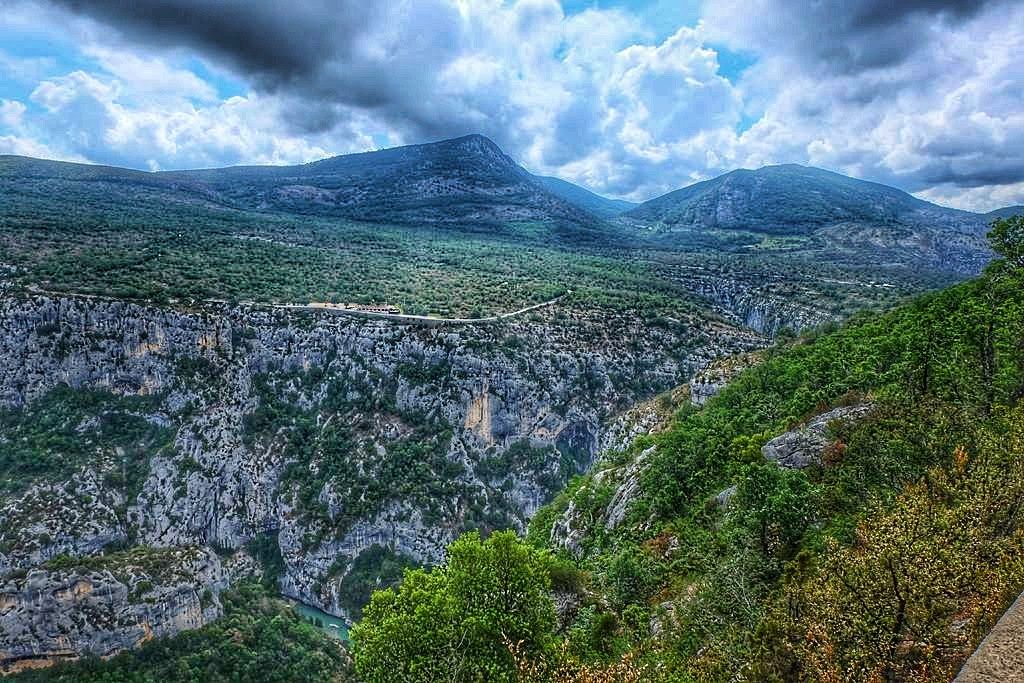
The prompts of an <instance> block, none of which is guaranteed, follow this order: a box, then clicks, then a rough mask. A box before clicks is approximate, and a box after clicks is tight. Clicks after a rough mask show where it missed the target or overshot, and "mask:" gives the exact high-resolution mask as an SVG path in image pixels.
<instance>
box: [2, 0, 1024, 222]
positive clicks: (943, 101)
mask: <svg viewBox="0 0 1024 683" xmlns="http://www.w3.org/2000/svg"><path fill="white" fill-rule="evenodd" d="M469 133H482V134H484V135H487V136H488V137H490V138H491V139H493V140H494V141H495V142H496V143H498V144H499V145H500V146H501V147H502V148H503V149H504V150H505V151H506V152H507V153H508V154H509V155H510V156H512V157H513V158H514V159H516V160H517V161H518V162H520V163H521V164H523V165H524V166H526V167H527V168H528V169H529V170H531V171H533V172H535V173H542V174H546V175H557V176H560V177H562V178H565V179H567V180H570V181H573V182H577V183H579V184H581V185H584V186H586V187H588V188H590V189H592V190H594V191H596V192H600V193H602V194H605V195H608V196H613V197H621V198H626V199H632V200H637V201H642V200H645V199H648V198H651V197H654V196H657V195H660V194H663V193H664V192H668V191H671V190H673V189H676V188H679V187H683V186H685V185H689V184H691V183H693V182H696V181H699V180H704V179H707V178H710V177H714V176H716V175H719V174H721V173H724V172H727V171H730V170H733V169H735V168H758V167H760V166H764V165H768V164H777V163H800V164H808V165H813V166H819V167H822V168H827V169H830V170H834V171H838V172H840V173H845V174H847V175H852V176H855V177H858V178H864V179H867V180H874V181H877V182H882V183H886V184H889V185H894V186H896V187H899V188H902V189H904V190H906V191H908V192H912V193H914V194H916V195H917V196H919V197H922V198H924V199H928V200H931V201H935V202H938V203H941V204H945V205H948V206H955V207H958V208H964V209H969V210H976V211H988V210H992V209H995V208H998V207H1002V206H1008V205H1013V204H1024V2H1021V0H900V1H899V2H896V1H894V0H708V1H706V2H705V1H702V0H562V1H561V2H559V0H376V1H375V2H366V1H365V0H288V1H287V2H278V1H266V2H263V1H261V2H250V0H217V1H216V2H212V1H202V0H132V2H123V1H122V0H0V154H23V155H28V156H36V157H44V158H52V159H64V160H73V161H88V162H93V163H103V164H111V165H116V166H126V167H132V168H140V169H150V170H167V169H182V168H201V167H213V166H228V165H235V164H285V163H302V162H307V161H312V160H315V159H319V158H323V157H326V156H332V155H335V154H346V153H351V152H361V151H366V150H372V149H378V148H382V147H392V146H396V145H401V144H414V143H419V142H427V141H431V140H438V139H443V138H449V137H456V136H459V135H465V134H469Z"/></svg>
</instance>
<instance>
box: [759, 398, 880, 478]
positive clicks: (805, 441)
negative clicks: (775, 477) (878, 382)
mask: <svg viewBox="0 0 1024 683" xmlns="http://www.w3.org/2000/svg"><path fill="white" fill-rule="evenodd" d="M871 410H872V406H871V405H870V404H858V405H852V406H840V407H838V408H834V409H832V410H829V411H828V412H825V413H822V414H821V415H818V416H817V417H815V418H814V419H812V420H810V421H809V422H807V423H806V424H804V425H801V426H800V427H799V428H798V429H794V430H792V431H789V432H786V433H785V434H780V435H779V436H777V437H775V438H774V439H772V440H771V441H769V442H768V443H766V444H765V445H764V446H763V447H762V448H761V455H763V456H764V458H765V459H766V460H769V461H771V462H774V463H775V464H777V465H778V466H779V467H788V468H792V469H803V468H805V467H810V466H811V465H820V464H822V455H823V454H824V453H825V450H826V449H827V448H828V447H829V446H831V445H832V444H833V443H834V442H835V440H834V439H833V438H832V436H831V434H830V433H829V429H830V426H831V425H832V424H833V423H835V422H841V421H846V420H856V419H858V418H860V417H863V416H864V415H866V414H868V413H869V412H871Z"/></svg>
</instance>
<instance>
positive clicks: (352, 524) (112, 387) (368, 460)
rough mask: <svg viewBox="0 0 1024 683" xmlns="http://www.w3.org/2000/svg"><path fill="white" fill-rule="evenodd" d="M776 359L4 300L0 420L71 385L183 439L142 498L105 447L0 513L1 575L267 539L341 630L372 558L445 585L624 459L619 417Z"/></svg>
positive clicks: (642, 341) (528, 336) (532, 329)
mask: <svg viewBox="0 0 1024 683" xmlns="http://www.w3.org/2000/svg"><path fill="white" fill-rule="evenodd" d="M762 343H763V339H762V338H760V337H757V336H756V335H752V334H751V333H750V332H749V331H745V330H741V329H738V328H730V327H727V326H723V325H721V324H716V325H715V326H714V327H711V326H710V325H708V324H705V323H703V322H701V321H699V320H696V319H693V320H682V321H676V324H675V325H674V327H671V328H668V327H665V326H645V324H644V323H642V322H641V320H640V319H639V318H637V317H636V316H634V315H632V314H601V315H598V314H597V313H593V312H588V313H580V312H576V311H572V310H545V311H542V312H539V313H537V314H536V315H531V316H527V317H524V318H520V319H516V320H513V321H509V322H504V323H501V324H495V325H486V326H485V325H481V326H465V327H451V328H449V327H436V328H424V327H418V326H411V325H400V324H395V323H391V322H387V321H380V320H367V319H360V318H351V317H345V316H342V315H333V314H330V313H312V312H297V311H286V310H280V309H270V308H252V307H245V306H238V307H230V306H203V307H200V308H198V309H193V310H188V311H182V310H168V309H161V308H155V307H147V306H141V305H137V304H130V303H125V302H121V301H108V300H103V299H86V298H54V297H43V296H36V297H30V298H21V299H16V298H6V299H0V407H6V408H19V407H22V406H27V408H28V409H31V408H32V406H33V405H35V404H36V402H38V401H40V400H43V399H45V397H46V396H47V395H48V392H50V391H52V390H53V389H54V388H55V387H57V386H59V385H61V384H66V385H68V386H70V387H72V388H75V389H79V388H81V389H92V390H102V391H105V392H110V394H112V395H113V396H115V397H150V399H151V403H149V404H147V405H148V406H149V407H147V408H146V409H145V410H144V411H143V412H142V413H140V414H139V417H142V418H144V419H145V420H146V421H147V422H148V423H150V424H155V425H161V426H162V427H163V428H166V429H168V430H171V434H172V436H171V439H170V445H169V447H167V448H165V449H163V450H161V451H160V452H158V453H148V454H147V455H146V457H148V463H144V464H145V469H144V470H143V472H144V474H143V476H142V478H141V480H140V482H139V486H138V489H131V490H127V489H125V488H124V487H123V486H121V485H119V484H116V482H115V480H116V479H117V477H116V476H113V475H116V474H117V473H118V469H119V462H120V461H119V456H118V455H117V454H116V453H112V452H108V451H104V450H103V449H102V448H100V447H99V446H97V451H96V454H95V457H91V458H90V459H88V461H87V462H84V463H82V465H81V467H80V468H79V469H78V470H76V472H75V474H74V475H73V476H71V477H69V478H67V479H66V480H61V481H46V482H39V483H37V484H35V485H33V486H30V487H29V488H28V489H27V490H25V491H22V492H20V493H13V494H10V495H7V496H0V551H2V556H0V568H2V569H6V570H7V571H13V570H31V569H32V568H33V567H36V566H38V565H39V563H40V562H43V561H45V560H47V559H49V558H51V557H54V556H55V555H58V554H72V555H88V554H93V553H97V552H100V551H101V550H102V549H103V548H105V547H109V546H111V545H112V544H114V545H117V544H122V545H123V544H128V545H148V546H154V547H159V548H175V547H185V546H194V545H198V546H205V547H214V548H218V549H220V550H221V551H228V552H230V551H232V550H238V549H241V548H243V547H244V546H245V544H246V543H247V542H249V541H250V540H252V539H254V538H255V537H257V536H260V535H262V534H267V533H270V534H276V538H277V540H278V547H279V549H280V551H281V554H282V557H283V559H284V563H285V567H286V569H285V574H284V575H283V576H282V577H281V583H280V585H281V588H282V590H283V591H284V592H285V593H286V594H288V595H291V596H293V597H296V598H298V599H300V600H303V601H305V602H308V603H310V604H314V605H316V606H318V607H320V608H322V609H325V610H326V611H328V612H332V613H334V614H337V615H339V616H346V615H347V606H346V605H345V604H342V601H341V599H340V597H339V596H340V587H341V582H342V581H343V580H344V579H345V577H346V576H347V574H348V573H349V572H350V571H351V568H352V564H353V563H354V562H355V561H356V560H357V558H358V557H359V556H360V555H361V554H362V553H363V552H365V551H366V550H367V549H369V548H372V547H373V546H374V545H380V546H384V547H386V548H389V549H390V550H392V551H393V552H396V553H398V554H401V555H403V556H406V557H407V558H409V559H412V560H415V561H417V562H423V563H433V562H437V561H439V560H441V559H442V558H443V553H444V548H445V547H446V545H447V544H448V543H449V542H450V541H451V540H452V539H453V538H455V537H456V536H457V535H458V534H459V533H461V532H462V531H463V530H464V529H466V528H477V527H485V528H496V527H502V526H511V527H514V528H520V529H521V528H523V527H524V526H525V523H526V521H527V520H528V519H529V517H530V516H531V515H533V514H534V512H535V511H536V510H537V509H538V507H539V506H541V505H542V504H544V503H545V502H547V501H548V500H549V499H550V498H551V496H552V495H553V494H554V493H556V492H557V491H558V490H560V489H561V487H562V486H563V485H564V483H565V481H566V479H567V478H568V477H569V476H571V475H573V474H575V473H577V472H581V471H583V470H584V469H586V468H587V467H589V466H590V465H591V463H592V462H593V461H594V458H595V457H596V455H597V454H598V452H600V450H601V449H602V448H604V447H605V446H606V445H608V444H609V443H611V442H614V441H616V440H617V441H618V442H619V443H622V442H623V441H625V440H628V438H629V436H630V435H631V434H630V433H628V428H625V427H623V425H625V424H626V421H623V420H620V419H618V417H617V416H618V415H620V414H621V413H622V412H623V411H625V410H627V409H628V408H629V407H630V406H631V405H633V404H635V403H636V402H637V401H639V400H641V399H645V398H647V397H649V396H651V395H653V394H655V393H656V392H659V391H664V390H666V389H668V388H670V387H673V386H676V385H678V384H680V383H681V382H683V381H685V380H687V379H688V378H689V377H690V376H691V375H692V373H693V372H694V371H695V370H696V369H698V368H700V367H703V366H705V365H706V364H707V363H708V362H709V361H710V360H711V359H713V358H715V357H716V356H718V355H720V354H721V353H722V352H723V350H725V351H740V350H745V349H750V348H753V347H756V346H757V345H760V344H762ZM638 378H639V379H638ZM101 417H102V416H96V417H95V419H100V418H101ZM641 423H642V421H641ZM631 424H635V421H634V422H633V423H631ZM83 429H86V431H88V430H89V425H88V424H86V425H84V426H83ZM332 432H337V433H338V434H341V435H342V436H341V437H339V438H337V439H336V440H335V441H333V442H332V441H330V440H329V438H328V437H329V436H330V435H331V434H332ZM3 438H4V437H3V434H2V433H0V443H2V440H3ZM421 447H422V448H421ZM332 448H333V449H334V450H331V449H332ZM417 448H419V450H417ZM332 472H337V474H332ZM112 482H115V483H112ZM305 489H309V490H308V491H307V490H305ZM84 500H88V501H90V502H89V503H88V504H82V503H81V502H80V501H84Z"/></svg>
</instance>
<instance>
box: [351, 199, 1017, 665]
mask: <svg viewBox="0 0 1024 683" xmlns="http://www.w3.org/2000/svg"><path fill="white" fill-rule="evenodd" d="M991 238H992V241H993V244H994V246H995V248H996V250H997V251H998V252H999V253H1000V254H1001V255H1002V256H1003V257H1004V258H1003V259H1002V260H1000V261H997V262H995V263H994V264H993V265H992V266H990V267H989V268H988V269H987V270H986V272H985V274H984V275H983V276H982V277H980V278H978V279H976V280H973V281H971V282H968V283H965V284H962V285H959V286H955V287H952V288H950V289H948V290H945V291H943V292H940V293H937V294H933V295H928V296H925V297H922V298H920V299H918V300H916V301H914V302H913V303H911V304H909V305H906V306H903V307H901V308H899V309H897V310H895V311H893V312H891V313H888V314H884V315H877V314H870V315H869V314H865V315H862V316H859V317H857V318H855V319H854V320H851V321H850V322H849V323H848V324H846V325H845V326H843V327H842V328H840V329H833V330H827V331H823V332H821V333H818V334H814V335H811V336H806V337H803V338H801V339H799V340H796V341H795V342H793V343H791V344H790V345H788V346H787V347H785V348H779V349H777V350H774V351H772V352H770V353H769V354H768V355H767V356H766V358H765V359H764V360H763V362H761V363H760V364H758V365H757V366H755V367H753V368H751V369H749V370H747V371H746V372H744V373H743V374H741V375H740V376H739V377H738V378H737V379H735V380H734V381H733V382H732V383H731V384H730V385H729V386H728V387H727V388H726V389H725V390H724V391H722V392H721V393H720V394H719V395H718V396H716V397H714V398H712V399H711V400H710V401H709V402H708V403H707V404H706V405H705V406H704V407H703V408H702V409H696V408H694V407H684V408H683V409H682V410H680V411H679V413H678V415H677V416H676V418H675V421H674V424H673V425H672V426H671V428H669V429H668V430H666V431H665V432H663V433H661V434H658V435H656V436H653V437H647V438H641V439H640V440H638V441H637V442H636V443H635V444H634V445H633V446H632V447H631V448H630V449H629V450H628V451H626V452H624V453H618V454H612V455H611V456H609V457H608V458H606V459H605V460H604V461H603V462H602V463H599V465H598V466H597V467H596V468H595V470H594V471H593V472H592V473H591V474H589V475H587V476H585V477H581V478H579V479H577V480H576V481H574V482H573V484H571V485H570V487H569V489H568V490H567V491H566V492H565V493H563V494H562V495H561V496H560V497H559V498H558V499H557V500H556V501H555V502H554V503H552V504H551V505H550V506H548V507H547V508H545V509H543V510H542V511H541V512H540V513H539V514H538V515H537V516H536V517H535V519H534V521H533V523H532V525H531V527H530V530H529V534H528V537H527V540H526V541H522V542H513V541H510V540H509V539H508V538H503V539H501V540H500V541H497V542H494V543H492V542H491V541H488V542H487V543H486V544H480V543H479V542H477V541H472V540H470V541H465V540H464V541H460V542H459V543H461V544H462V545H461V546H458V545H457V546H456V547H453V553H452V556H451V560H450V563H449V565H448V566H446V567H443V568H440V569H435V570H433V571H432V572H429V573H425V572H423V571H422V570H418V571H416V572H413V573H412V574H407V575H406V579H405V582H404V583H403V585H402V586H401V588H400V589H398V590H397V592H396V591H395V589H391V590H388V591H385V592H381V593H377V594H375V596H374V598H373V600H372V602H371V605H370V607H368V608H367V610H366V611H365V615H366V616H365V617H364V620H363V622H362V623H361V624H360V625H359V626H358V627H357V629H356V630H355V631H354V639H355V642H354V646H355V657H356V663H357V667H358V669H359V672H360V674H362V676H363V677H364V679H365V680H367V681H383V680H394V676H395V675H399V673H400V675H399V678H400V679H401V680H432V678H431V674H430V672H431V671H432V669H431V668H430V667H429V666H427V665H426V664H425V663H426V662H430V661H442V660H443V661H447V662H452V663H453V668H450V669H449V671H451V672H452V675H453V676H454V678H453V680H466V681H471V680H509V681H511V680H559V681H561V680H591V681H632V680H662V681H724V680H750V681H773V680H777V681H783V680H785V681H791V680H797V681H848V680H850V681H897V680H900V681H909V680H913V681H920V680H927V681H948V680H950V679H951V678H952V676H953V675H954V674H955V672H956V670H957V669H958V668H959V666H960V664H961V663H962V661H963V660H964V658H965V657H966V656H967V655H968V654H969V653H970V652H971V651H972V650H973V648H974V647H975V646H976V644H977V643H978V642H979V640H980V639H981V638H982V637H983V636H984V634H985V633H986V632H987V630H988V629H989V628H990V627H991V625H992V624H993V623H994V621H995V620H996V619H997V618H998V617H999V615H1000V614H1001V612H1002V610H1003V609H1005V607H1006V606H1008V605H1009V604H1010V602H1011V601H1012V600H1013V599H1014V598H1015V597H1016V595H1017V594H1018V593H1019V592H1020V591H1021V590H1022V589H1024V564H1022V563H1021V561H1020V558H1021V556H1022V551H1024V406H1022V405H1021V399H1022V398H1024V296H1022V291H1024V222H1022V221H1021V219H1011V220H1007V221H1001V222H998V223H997V226H996V229H995V230H994V231H993V233H992V236H991ZM512 567H515V568H516V569H515V570H511V568H512ZM537 585H540V586H542V587H544V588H547V589H550V592H548V591H539V592H538V591H537ZM552 596H553V597H552ZM459 605H470V606H472V608H471V609H452V608H458V606H459ZM428 615H429V617H428ZM410 624H415V625H416V628H415V629H410V628H408V626H409V625H410ZM498 640H502V641H504V647H503V648H499V647H498V645H497V641H498ZM384 642H387V643H389V646H388V647H387V648H385V647H382V646H381V644H382V643H384ZM392 653H401V656H398V657H394V656H392ZM389 676H391V678H389Z"/></svg>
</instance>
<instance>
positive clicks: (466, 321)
mask: <svg viewBox="0 0 1024 683" xmlns="http://www.w3.org/2000/svg"><path fill="white" fill-rule="evenodd" d="M570 294H572V291H571V290H570V291H567V292H566V293H565V294H562V295H561V296H558V297H555V298H554V299H551V300H549V301H543V302H541V303H539V304H533V305H532V306H527V307H526V308H520V309H519V310H516V311H511V312H509V313H501V314H499V315H490V316H486V317H483V318H435V317H433V316H429V315H410V314H407V313H382V312H378V311H363V310H360V309H358V308H340V307H338V306H336V305H334V304H320V303H315V304H271V306H272V307H273V308H280V309H286V310H292V311H294V310H304V311H327V312H328V313H338V314H341V315H354V316H357V317H362V318H383V319H385V320H393V321H395V322H403V323H412V324H416V325H428V326H437V325H476V324H480V323H495V322H500V321H502V320H508V319H509V318H515V317H516V316H520V315H523V314H524V313H529V312H530V311H536V310H538V309H540V308H546V307H548V306H553V305H554V304H556V303H558V302H559V301H561V300H562V299H564V298H565V297H567V296H569V295H570Z"/></svg>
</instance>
